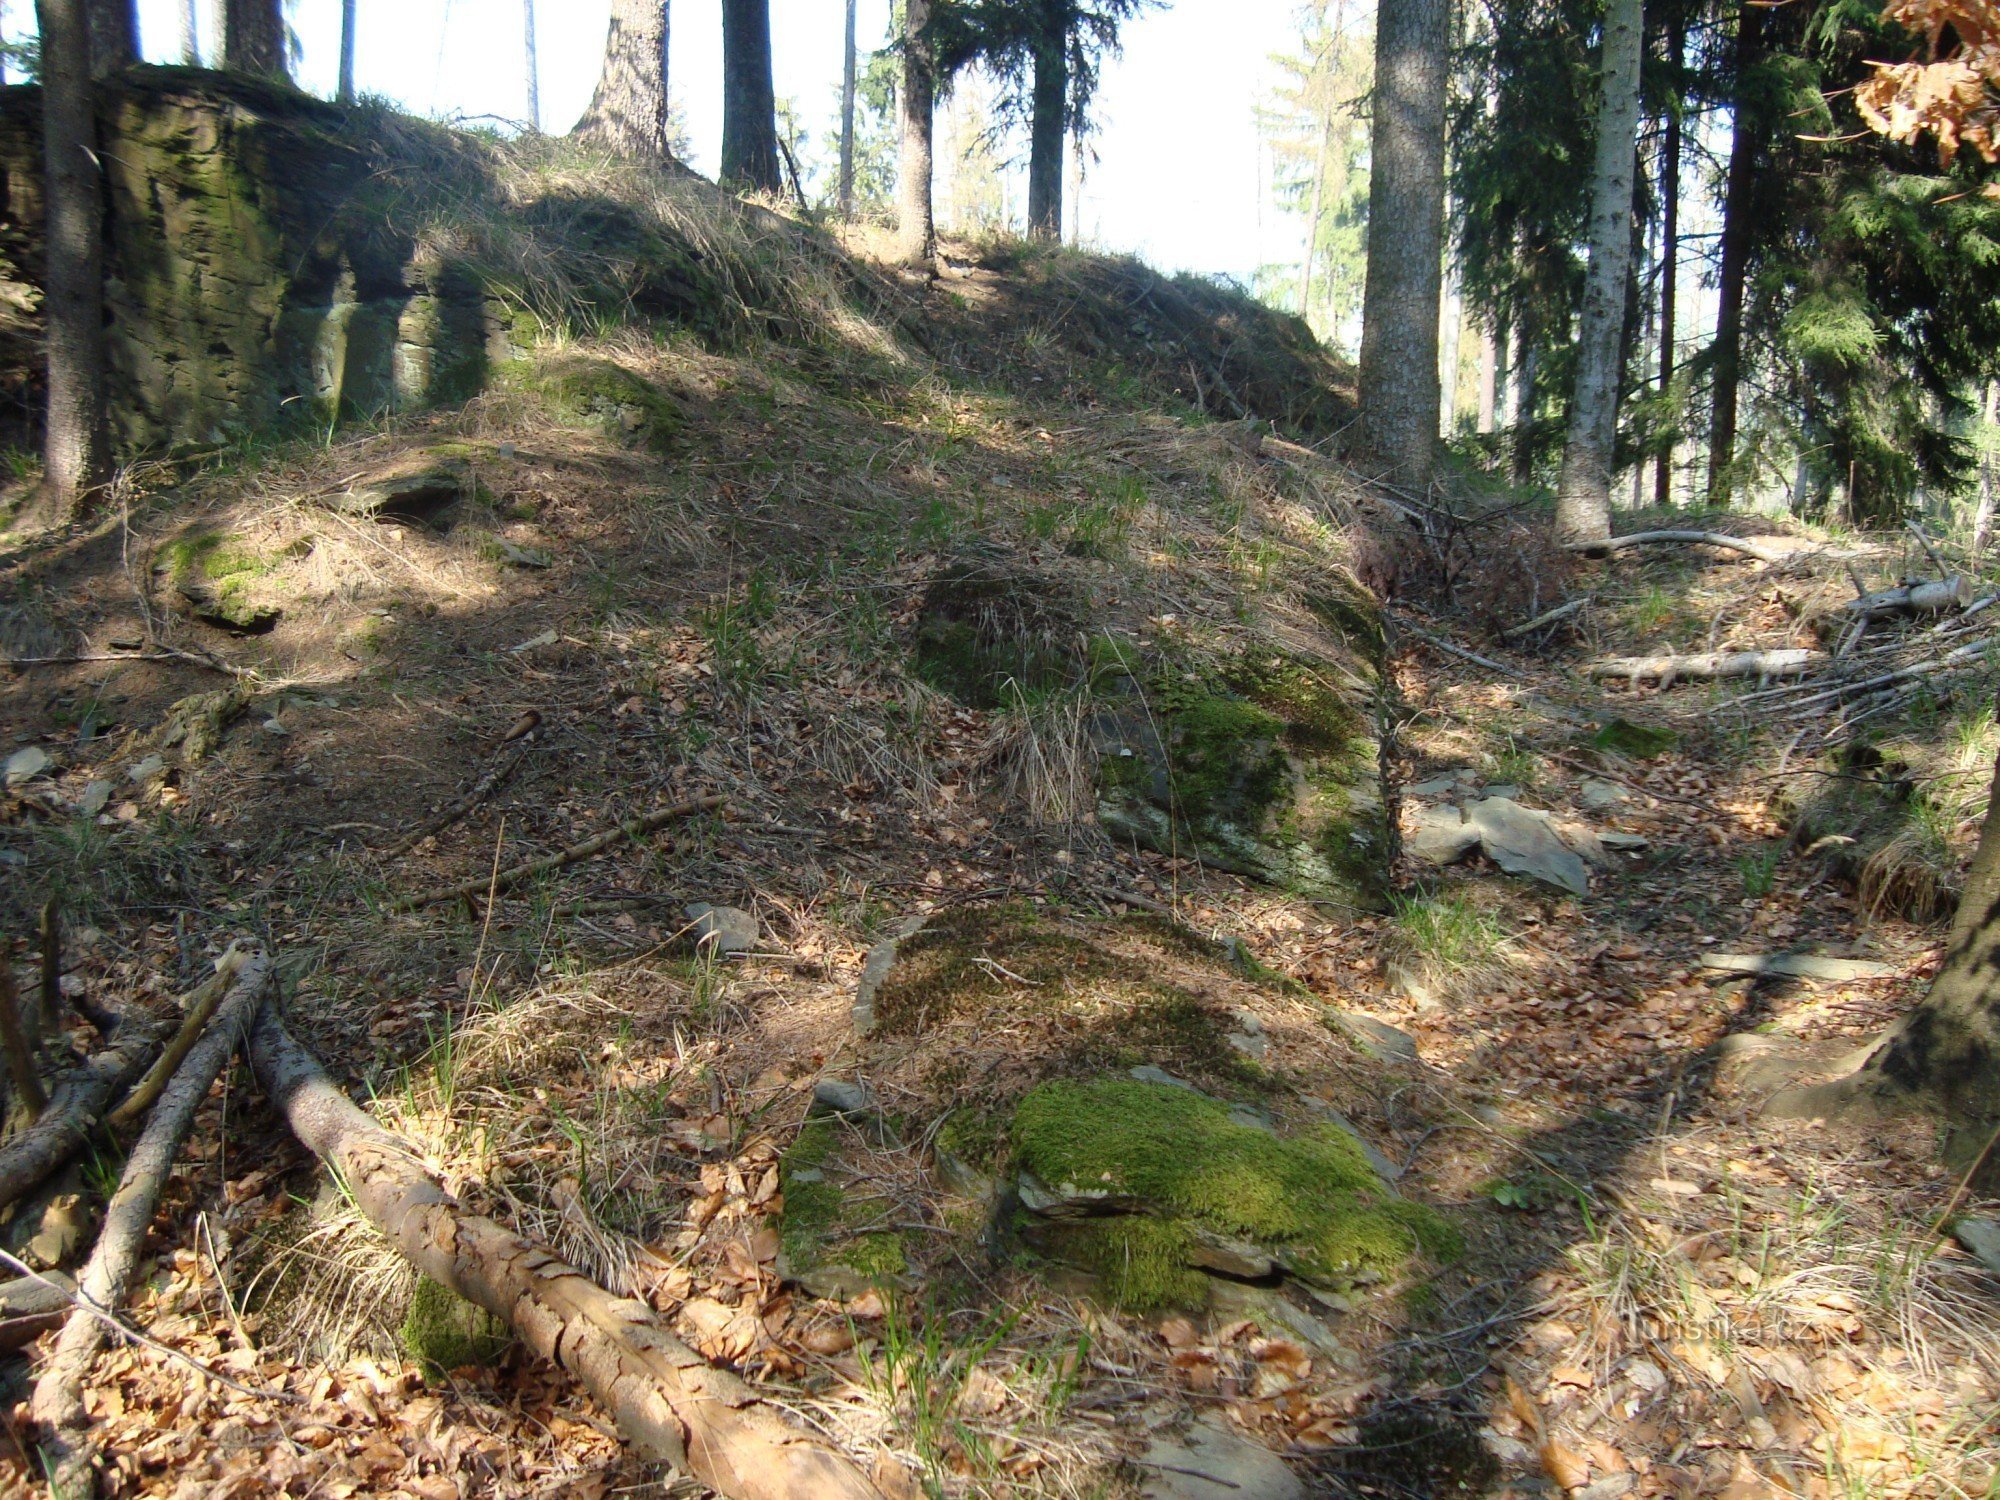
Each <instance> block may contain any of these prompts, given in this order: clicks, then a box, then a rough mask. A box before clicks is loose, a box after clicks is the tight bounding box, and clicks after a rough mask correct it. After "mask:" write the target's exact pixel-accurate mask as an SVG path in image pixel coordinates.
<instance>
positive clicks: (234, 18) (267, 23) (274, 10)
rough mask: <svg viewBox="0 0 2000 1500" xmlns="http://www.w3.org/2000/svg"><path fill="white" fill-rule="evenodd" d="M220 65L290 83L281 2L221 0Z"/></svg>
mask: <svg viewBox="0 0 2000 1500" xmlns="http://www.w3.org/2000/svg"><path fill="white" fill-rule="evenodd" d="M222 65H223V67H225V68H227V69H229V70H230V71H231V72H233V73H258V74H262V75H263V76H264V77H266V78H283V79H286V80H288V81H289V79H290V78H291V74H290V73H289V72H288V71H287V69H286V67H285V11H284V5H283V0H222Z"/></svg>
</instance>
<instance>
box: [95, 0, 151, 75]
mask: <svg viewBox="0 0 2000 1500" xmlns="http://www.w3.org/2000/svg"><path fill="white" fill-rule="evenodd" d="M86 3H87V5H88V7H89V10H90V76H91V77H93V78H105V77H109V76H110V75H111V74H113V73H118V72H122V71H124V70H125V69H126V68H129V67H131V66H132V64H134V63H136V62H137V61H138V60H139V7H138V4H137V0H86Z"/></svg>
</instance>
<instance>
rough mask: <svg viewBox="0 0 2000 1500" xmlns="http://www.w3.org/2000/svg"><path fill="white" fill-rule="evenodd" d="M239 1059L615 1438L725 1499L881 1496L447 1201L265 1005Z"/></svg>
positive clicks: (596, 1292)
mask: <svg viewBox="0 0 2000 1500" xmlns="http://www.w3.org/2000/svg"><path fill="white" fill-rule="evenodd" d="M250 1051H251V1059H252V1061H253V1062H254V1064H255V1066H256V1069H257V1078H258V1081H259V1082H260V1083H262V1084H263V1086H264V1091H265V1093H267V1094H268V1095H270V1098H271V1103H272V1106H273V1108H275V1109H276V1110H277V1111H278V1112H279V1113H280V1114H282V1115H283V1116H284V1118H285V1121H286V1123H287V1124H289V1125H290V1126H291V1128H292V1132H293V1134H295V1135H296V1136H298V1138H299V1140H300V1141H301V1142H303V1143H304V1144H305V1146H306V1147H307V1148H308V1149H309V1150H311V1151H312V1152H313V1154H314V1155H316V1156H318V1157H319V1158H320V1159H321V1160H322V1161H324V1162H325V1163H326V1164H327V1166H328V1167H329V1168H330V1169H332V1170H333V1171H334V1172H336V1173H338V1174H339V1178H340V1180H341V1182H342V1183H344V1184H345V1185H346V1188H347V1191H348V1193H349V1194H350V1195H351V1196H352V1198H353V1200H354V1203H355V1206H356V1207H358V1208H359V1209H360V1210H361V1212H362V1213H363V1214H364V1215H365V1216H366V1217H367V1219H368V1221H369V1222H370V1223H372V1224H373V1225H374V1226H375V1227H376V1228H377V1229H378V1230H380V1231H381V1232H382V1234H383V1235H384V1236H385V1237H386V1238H387V1239H388V1241H389V1242H390V1244H392V1245H394V1246H395V1248H396V1249H397V1250H398V1251H399V1252H400V1253H401V1254H402V1255H404V1256H405V1257H407V1258H408V1259H409V1260H410V1261H411V1262H412V1263H413V1264H414V1265H415V1266H416V1267H417V1269H418V1270H420V1271H422V1272H423V1273H424V1274H425V1275H426V1276H428V1277H430V1278H431V1279H432V1280H433V1281H436V1282H439V1283H440V1284H442V1285H444V1286H446V1287H448V1288H450V1289H451V1290H452V1291H454V1292H456V1293H457V1294H458V1295H459V1296H461V1297H464V1298H465V1299H466V1300H467V1301H469V1302H473V1303H476V1304H478V1305H479V1306H480V1307H483V1308H485V1309H486V1310H487V1311H488V1312H490V1313H492V1314H493V1316H495V1317H496V1318H499V1319H501V1320H502V1321H504V1322H505V1323H507V1325H508V1326H509V1327H511V1328H512V1329H513V1330H514V1332H515V1334H516V1335H517V1336H519V1338H520V1339H521V1341H522V1342H523V1343H524V1344H526V1345H527V1346H528V1347H529V1348H530V1349H531V1350H533V1351H534V1352H535V1353H536V1354H537V1355H539V1356H540V1357H541V1358H543V1359H546V1360H549V1361H551V1362H553V1363H556V1364H559V1365H561V1366H562V1367H563V1368H564V1369H565V1370H568V1371H569V1372H570V1374H572V1375H574V1376H575V1377H576V1378H577V1379H578V1380H580V1381H581V1382H582V1383H583V1384H584V1385H585V1386H586V1387H587V1388H588V1389H589V1391H590V1393H591V1394H592V1395H593V1396H595V1397H596V1398H597V1400H598V1401H599V1402H600V1403H601V1404H602V1405H603V1406H604V1408H605V1409H606V1410H607V1411H608V1412H610V1413H611V1416H612V1418H613V1419H614V1420H615V1421H616V1422H617V1424H618V1430H619V1431H620V1432H621V1433H623V1434H624V1436H625V1439H626V1441H628V1442H630V1443H631V1444H632V1445H633V1447H635V1448H637V1449H638V1450H639V1451H641V1452H642V1453H644V1454H645V1455H647V1456H648V1457H650V1458H655V1459H663V1460H665V1461H667V1462H670V1463H672V1464H674V1465H676V1466H677V1467H680V1468H683V1469H686V1470H687V1471H688V1472H689V1473H691V1474H692V1475H694V1477H695V1478H697V1479H699V1480H700V1481H701V1482H702V1483H704V1484H706V1485H708V1486H709V1487H710V1488H712V1489H715V1490H717V1491H719V1492H720V1493H721V1494H723V1495H725V1496H728V1497H731V1500H795V1497H801V1496H807V1495H810V1496H813V1497H814V1500H880V1497H879V1493H878V1491H877V1490H876V1489H875V1487H874V1486H873V1485H871V1484H870V1483H869V1482H868V1481H867V1480H866V1479H865V1478H863V1477H862V1475H861V1473H860V1471H859V1470H858V1469H856V1468H855V1467H854V1465H853V1464H852V1463H850V1462H849V1461H848V1460H847V1459H846V1458H845V1457H844V1456H843V1455H841V1454H840V1453H837V1452H835V1451H834V1450H833V1449H831V1448H829V1447H826V1446H824V1445H823V1444H822V1443H821V1442H820V1441H819V1440H818V1439H817V1438H815V1437H814V1436H813V1435H812V1434H810V1433H809V1432H807V1431H806V1430H805V1428H803V1427H801V1426H798V1425H795V1424H794V1423H793V1422H792V1421H791V1420H790V1419H789V1418H788V1417H786V1416H785V1415H784V1414H783V1411H782V1409H781V1408H779V1407H778V1406H776V1405H775V1404H774V1403H772V1402H770V1401H767V1400H765V1399H764V1398H763V1397H761V1396H759V1395H758V1394H757V1392H756V1391H755V1390H753V1389H752V1388H750V1387H749V1386H747V1385H745V1384H744V1383H743V1382H742V1381H740V1380H738V1379H737V1378H736V1377H735V1376H733V1375H730V1374H729V1373H727V1372H726V1371H723V1370H718V1369H716V1368H714V1367H713V1366H711V1365H709V1364H707V1363H706V1362H705V1361H703V1360H702V1359H701V1358H700V1357H699V1356H698V1355H696V1354H695V1353H694V1351H693V1350H691V1349H689V1348H688V1347H687V1346H686V1345H685V1344H683V1343H681V1341H680V1340H679V1339H677V1338H675V1337H674V1336H673V1334H671V1333H670V1332H668V1330H667V1329H666V1327H665V1326H664V1325H663V1324H662V1323H661V1322H660V1321H659V1319H658V1318H656V1317H655V1316H654V1315H653V1312H652V1309H651V1308H649V1307H647V1306H646V1305H645V1304H644V1303H643V1302H637V1301H633V1300H630V1299H628V1298H623V1297H614V1296H613V1295H611V1293H609V1292H607V1291H605V1290H604V1289H603V1288H602V1287H600V1286H598V1285H596V1284H595V1283H594V1282H592V1281H591V1280H590V1279H589V1278H588V1277H586V1276H584V1275H583V1274H582V1273H581V1272H579V1271H577V1270H575V1269H573V1268H572V1267H570V1266H568V1265H566V1264H564V1263H563V1262H562V1261H561V1260H559V1259H557V1258H556V1256H555V1255H553V1254H552V1253H550V1252H549V1251H547V1250H545V1249H543V1248H541V1247H539V1246H537V1245H533V1244H531V1243H529V1242H528V1241H527V1240H524V1239H522V1238H521V1237H520V1236H519V1235H517V1234H515V1233H513V1232H512V1231H511V1230H509V1229H507V1228H505V1227H504V1226H503V1225H500V1224H496V1223H495V1222H494V1221H493V1220H491V1219H484V1218H479V1217H476V1216H474V1215H472V1214H469V1213H467V1212H466V1211H465V1210H463V1209H462V1208H460V1207H459V1205H458V1204H457V1202H456V1201H455V1200H453V1198H452V1197H451V1195H450V1194H449V1193H447V1192H446V1191H445V1190H444V1189H443V1188H442V1187H440V1186H439V1185H438V1184H437V1183H436V1182H435V1181H434V1180H432V1178H431V1177H430V1175H429V1174H428V1173H426V1172H425V1171H424V1170H423V1168H422V1167H421V1166H420V1165H418V1162H417V1159H416V1157H415V1155H414V1153H412V1152H411V1151H410V1150H409V1149H408V1148H407V1147H406V1146H404V1145H403V1143H402V1142H401V1141H399V1140H397V1139H396V1138H395V1137H394V1136H391V1135H390V1134H389V1133H388V1132H387V1131H385V1130H383V1129H382V1127H381V1126H379V1125H377V1124H376V1123H375V1122H374V1121H373V1120H372V1119H370V1118H369V1117H368V1116H367V1115H365V1114H363V1113H362V1112H361V1111H360V1110H359V1109H357V1108H355V1106H354V1104H353V1103H352V1102H351V1101H350V1100H349V1099H348V1097H347V1095H346V1094H344V1093H343V1092H341V1090H340V1089H338V1088H336V1087H335V1086H334V1084H333V1081H332V1080H331V1079H329V1078H328V1077H327V1076H326V1074H325V1072H324V1071H322V1069H321V1068H320V1066H319V1063H318V1062H317V1061H316V1060H315V1059H314V1058H313V1057H312V1055H311V1054H310V1053H308V1052H306V1051H305V1050H304V1049H303V1048H302V1047H300V1046H299V1045H298V1043H296V1042H294V1041H293V1040H292V1038H291V1037H290V1036H289V1035H288V1034H287V1033H286V1031H285V1028H284V1025H283V1023H282V1022H281V1021H280V1020H279V1018H278V1015H277V1012H276V1011H275V1010H274V1009H273V1008H272V1007H271V1006H270V1005H268V1004H267V1005H266V1006H265V1007H264V1009H263V1011H262V1012H261V1014H260V1015H259V1016H258V1019H257V1026H256V1030H255V1032H254V1033H253V1035H252V1037H251V1047H250Z"/></svg>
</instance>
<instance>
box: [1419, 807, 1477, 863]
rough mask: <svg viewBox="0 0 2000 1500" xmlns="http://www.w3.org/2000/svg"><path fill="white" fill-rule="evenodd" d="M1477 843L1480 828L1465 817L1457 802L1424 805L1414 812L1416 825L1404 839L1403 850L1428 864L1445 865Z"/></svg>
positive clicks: (1458, 857)
mask: <svg viewBox="0 0 2000 1500" xmlns="http://www.w3.org/2000/svg"><path fill="white" fill-rule="evenodd" d="M1478 844H1479V830H1478V829H1477V828H1475V827H1474V826H1472V825H1471V824H1469V823H1467V822H1466V821H1465V814H1464V812H1462V811H1461V810H1460V809H1459V808H1458V807H1456V806H1451V805H1447V806H1443V807H1426V808H1424V809H1423V810H1422V811H1421V812H1420V813H1418V815H1417V826H1416V829H1415V830H1414V831H1413V832H1411V833H1410V834H1408V835H1406V836H1405V837H1404V839H1403V852H1404V853H1405V854H1407V855H1409V856H1410V858H1412V859H1417V860H1422V861H1423V862H1424V863H1425V864H1427V865H1448V864H1453V863H1455V862H1456V861H1458V860H1461V859H1463V858H1465V856H1466V855H1468V854H1470V853H1471V852H1472V851H1473V850H1474V849H1475V848H1476V847H1478Z"/></svg>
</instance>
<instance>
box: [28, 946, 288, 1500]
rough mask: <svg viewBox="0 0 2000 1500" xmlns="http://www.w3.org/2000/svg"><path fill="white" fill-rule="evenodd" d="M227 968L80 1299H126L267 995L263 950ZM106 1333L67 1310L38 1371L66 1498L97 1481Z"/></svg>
mask: <svg viewBox="0 0 2000 1500" xmlns="http://www.w3.org/2000/svg"><path fill="white" fill-rule="evenodd" d="M233 968H234V973H235V979H234V981H233V982H232V983H230V984H229V987H228V993H227V995H225V996H224V997H223V998H222V1001H221V1003H220V1005H219V1006H217V1007H216V1008H215V1020H214V1024H212V1025H211V1026H209V1027H208V1029H207V1030H206V1031H204V1032H202V1033H201V1035H200V1037H199V1039H198V1040H196V1041H195V1042H193V1044H192V1045H191V1046H189V1047H188V1048H187V1049H186V1050H185V1052H184V1055H183V1060H182V1061H181V1063H180V1065H179V1067H178V1068H176V1069H175V1071H174V1073H173V1076H172V1078H171V1079H170V1080H169V1081H168V1082H167V1083H166V1084H165V1086H164V1088H163V1089H162V1090H161V1092H160V1095H159V1100H160V1102H159V1105H158V1107H157V1108H156V1109H154V1111H153V1115H152V1118H151V1119H149V1120H148V1121H147V1122H146V1128H145V1130H144V1131H143V1132H141V1134H140V1136H139V1139H138V1141H137V1142H136V1143H135V1144H134V1145H133V1147H132V1154H131V1155H130V1156H129V1157H127V1158H126V1160H125V1172H124V1175H123V1176H122V1177H121V1178H119V1181H118V1191H117V1192H116V1193H114V1194H113V1195H112V1197H111V1202H110V1203H109V1205H107V1206H106V1208H105V1210H104V1229H103V1232H102V1233H100V1234H99V1235H98V1238H97V1247H96V1248H95V1249H94V1250H92V1251H91V1254H90V1261H89V1263H88V1264H87V1265H85V1266H84V1268H83V1274H82V1276H81V1277H79V1278H78V1282H77V1293H78V1297H79V1300H81V1301H83V1302H84V1303H86V1304H89V1305H93V1306H95V1307H97V1308H100V1309H102V1310H104V1311H106V1312H115V1311H116V1310H117V1308H118V1306H119V1305H120V1304H121V1303H123V1302H124V1300H125V1294H126V1293H127V1292H128V1291H129V1290H130V1289H131V1286H132V1278H133V1277H134V1276H135V1275H136V1274H137V1272H138V1269H139V1252H140V1251H141V1249H142V1248H143V1247H144V1245H145V1243H146V1230H147V1229H148V1228H149V1227H150V1226H151V1224H152V1222H153V1215H154V1214H155V1213H156V1212H157V1211H158V1210H159V1206H160V1192H161V1190H162V1189H163V1188H164V1187H165V1186H166V1183H167V1177H168V1176H169V1174H170V1173H171V1172H172V1171H173V1166H174V1156H175V1155H176V1153H178V1152H179V1150H180V1148H181V1143H182V1142H183V1141H185V1140H186V1139H187V1135H188V1131H189V1130H190V1129H192V1128H193V1126H194V1116H195V1111H196V1110H197V1109H199V1108H200V1107H201V1102H202V1100H204V1099H206V1098H207V1097H208V1090H209V1087H210V1085H212V1084H213V1083H214V1082H215V1079H216V1076H217V1075H218V1074H219V1073H221V1072H222V1070H223V1068H224V1066H225V1065H226V1064H227V1063H228V1062H229V1059H230V1057H231V1056H232V1055H233V1054H234V1053H235V1051H236V1048H237V1046H238V1045H239V1044H240V1043H241V1042H242V1040H243V1038H244V1036H245V1035H246V1033H247V1032H248V1031H249V1028H250V1023H251V1022H252V1021H253V1020H254V1019H255V1018H256V1015H257V1009H258V1007H259V1006H261V1005H262V1004H263V1003H264V990H265V987H266V986H267V985H268V983H269V982H270V977H271V961H270V959H269V958H268V957H267V956H266V955H265V954H264V952H263V950H261V949H254V948H253V949H250V950H249V951H247V952H245V953H244V954H243V958H242V961H241V963H240V964H239V965H235V966H233ZM217 977H218V978H220V977H222V976H220V975H218V976H217ZM105 1335H106V1327H105V1322H104V1320H103V1319H102V1318H99V1317H95V1316H92V1315H91V1314H90V1313H87V1312H84V1311H82V1310H78V1311H76V1312H73V1313H71V1314H70V1316H69V1320H68V1321H67V1322H66V1323H64V1324H63V1330H62V1332H61V1333H60V1334H59V1335H57V1337H56V1344H55V1350H54V1352H53V1353H52V1354H51V1355H50V1356H49V1362H48V1363H47V1364H46V1365H45V1366H43V1368H42V1375H41V1379H40V1380H38V1381H37V1382H36V1383H35V1395H34V1404H33V1410H34V1415H35V1421H36V1422H37V1424H38V1425H39V1426H40V1427H41V1429H42V1436H43V1453H44V1457H45V1459H46V1461H47V1464H48V1469H49V1474H50V1481H51V1483H50V1488H51V1490H52V1492H53V1493H54V1494H57V1495H60V1496H63V1497H65V1500H76V1497H79V1496H82V1495H85V1494H88V1493H89V1492H90V1491H91V1490H93V1489H94V1488H95V1484H96V1476H95V1472H94V1465H95V1455H94V1452H93V1450H92V1447H91V1444H90V1441H89V1437H88V1420H89V1419H88V1418H87V1417H86V1416H85V1414H84V1410H83V1386H84V1381H85V1380H86V1378H88V1376H89V1374H90V1367H91V1364H92V1363H93V1362H94V1361H95V1360H96V1358H97V1352H98V1350H100V1349H102V1348H103V1347H104V1340H105Z"/></svg>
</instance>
